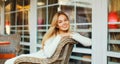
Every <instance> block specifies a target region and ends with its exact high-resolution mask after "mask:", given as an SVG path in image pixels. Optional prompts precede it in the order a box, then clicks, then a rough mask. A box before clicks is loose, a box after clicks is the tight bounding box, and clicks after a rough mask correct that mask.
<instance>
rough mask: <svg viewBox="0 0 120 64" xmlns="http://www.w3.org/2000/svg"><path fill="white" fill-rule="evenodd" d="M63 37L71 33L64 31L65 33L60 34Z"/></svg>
mask: <svg viewBox="0 0 120 64" xmlns="http://www.w3.org/2000/svg"><path fill="white" fill-rule="evenodd" d="M60 36H61V37H65V36H68V37H70V33H63V34H60Z"/></svg>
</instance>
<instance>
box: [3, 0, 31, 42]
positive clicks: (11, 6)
mask: <svg viewBox="0 0 120 64" xmlns="http://www.w3.org/2000/svg"><path fill="white" fill-rule="evenodd" d="M29 9H30V0H7V1H6V2H5V21H10V23H11V33H16V32H17V33H20V34H21V36H23V37H22V41H23V42H29V27H28V22H29V21H28V15H29Z"/></svg>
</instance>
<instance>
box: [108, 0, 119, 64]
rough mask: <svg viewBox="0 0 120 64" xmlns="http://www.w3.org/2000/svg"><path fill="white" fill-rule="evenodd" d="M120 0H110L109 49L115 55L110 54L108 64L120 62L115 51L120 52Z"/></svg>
mask: <svg viewBox="0 0 120 64" xmlns="http://www.w3.org/2000/svg"><path fill="white" fill-rule="evenodd" d="M119 4H120V0H109V8H108V9H109V12H108V51H109V52H112V53H111V54H112V55H113V56H108V64H110V63H118V64H119V63H120V58H117V57H116V55H114V54H115V53H120V5H119Z"/></svg>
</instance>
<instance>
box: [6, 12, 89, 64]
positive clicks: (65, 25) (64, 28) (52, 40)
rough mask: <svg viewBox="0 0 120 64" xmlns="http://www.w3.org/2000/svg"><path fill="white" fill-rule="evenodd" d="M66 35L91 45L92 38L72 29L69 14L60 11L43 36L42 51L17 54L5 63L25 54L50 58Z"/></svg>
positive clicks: (8, 63)
mask: <svg viewBox="0 0 120 64" xmlns="http://www.w3.org/2000/svg"><path fill="white" fill-rule="evenodd" d="M64 36H70V37H71V38H73V39H75V40H76V41H78V42H80V43H81V44H83V45H84V46H90V45H91V39H89V38H87V37H84V36H81V35H80V34H79V33H76V32H71V31H70V22H69V18H68V16H67V15H66V14H65V13H64V12H62V11H59V12H57V13H56V14H55V15H54V17H53V19H52V23H51V26H50V28H49V30H48V31H47V33H46V34H45V35H44V37H43V40H42V49H41V50H40V51H38V52H36V53H32V54H24V55H20V56H17V57H15V58H12V59H9V60H7V61H6V62H5V64H14V61H15V60H16V59H17V58H19V57H23V56H30V57H36V58H50V57H51V56H52V55H53V53H54V52H55V50H56V48H57V46H58V44H59V41H60V40H61V38H62V37H64ZM48 52H49V53H48Z"/></svg>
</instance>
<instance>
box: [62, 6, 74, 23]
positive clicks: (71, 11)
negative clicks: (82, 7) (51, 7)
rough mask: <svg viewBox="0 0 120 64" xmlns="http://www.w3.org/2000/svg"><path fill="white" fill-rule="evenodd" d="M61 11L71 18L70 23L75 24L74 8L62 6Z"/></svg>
mask: <svg viewBox="0 0 120 64" xmlns="http://www.w3.org/2000/svg"><path fill="white" fill-rule="evenodd" d="M61 10H62V11H64V12H65V13H66V14H67V15H68V16H69V19H70V23H74V20H75V17H74V16H75V15H74V12H75V11H74V6H67V5H62V6H61Z"/></svg>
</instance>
